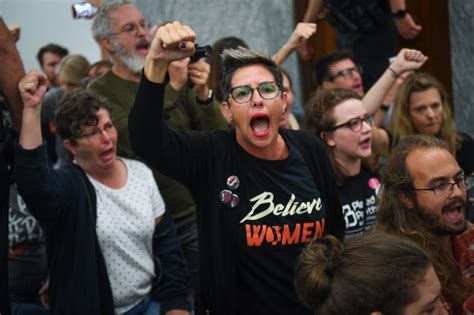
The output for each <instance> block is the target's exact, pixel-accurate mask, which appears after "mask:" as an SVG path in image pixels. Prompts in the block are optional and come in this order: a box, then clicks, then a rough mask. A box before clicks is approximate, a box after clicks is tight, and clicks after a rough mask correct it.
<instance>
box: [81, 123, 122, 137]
mask: <svg viewBox="0 0 474 315" xmlns="http://www.w3.org/2000/svg"><path fill="white" fill-rule="evenodd" d="M104 132H105V133H106V134H107V135H109V136H110V135H111V134H112V132H115V126H114V124H113V123H111V122H110V123H106V124H105V125H104V128H95V129H94V130H92V131H91V132H88V133H84V134H82V135H81V136H79V138H87V139H89V140H91V141H99V140H100V139H101V137H102V135H103V134H104Z"/></svg>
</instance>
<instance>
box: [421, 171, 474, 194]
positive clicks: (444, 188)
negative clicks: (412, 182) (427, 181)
mask: <svg viewBox="0 0 474 315" xmlns="http://www.w3.org/2000/svg"><path fill="white" fill-rule="evenodd" d="M473 183H474V177H473V176H464V175H462V177H459V178H457V179H455V180H454V183H442V184H439V185H436V186H434V187H433V188H414V189H413V190H414V191H431V192H433V194H434V195H435V196H437V197H440V196H444V197H447V196H449V195H451V194H452V192H453V189H454V185H457V186H458V188H459V189H460V190H469V189H471V188H472V186H473Z"/></svg>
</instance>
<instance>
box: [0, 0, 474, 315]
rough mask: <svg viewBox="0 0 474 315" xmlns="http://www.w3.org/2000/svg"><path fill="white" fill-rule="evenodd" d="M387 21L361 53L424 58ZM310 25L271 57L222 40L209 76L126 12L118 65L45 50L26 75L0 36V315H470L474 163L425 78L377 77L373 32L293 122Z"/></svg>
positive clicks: (407, 68)
mask: <svg viewBox="0 0 474 315" xmlns="http://www.w3.org/2000/svg"><path fill="white" fill-rule="evenodd" d="M372 2H373V1H369V2H368V3H372ZM381 2H385V1H381ZM388 2H390V6H388V4H387V5H384V6H383V8H382V9H383V10H382V9H381V10H382V11H380V12H384V14H383V16H384V19H385V20H383V21H382V22H380V21H379V22H380V23H381V24H378V22H377V23H375V22H374V23H375V24H374V23H372V24H373V25H371V26H370V27H371V28H370V30H368V31H367V34H369V33H370V32H372V33H373V34H372V35H373V36H375V37H377V36H384V35H383V34H385V33H386V32H389V33H390V34H391V33H392V32H393V31H396V30H398V31H399V32H400V34H401V35H402V36H404V37H406V38H412V37H415V36H416V35H417V34H418V32H420V31H421V27H420V26H418V25H417V24H416V23H414V21H413V20H412V18H411V16H410V15H409V14H408V13H407V12H406V11H404V8H403V7H402V6H400V5H401V4H402V3H404V1H387V3H388ZM334 3H335V2H334ZM326 5H327V6H328V7H329V8H330V9H332V10H333V13H332V17H331V15H330V16H329V20H330V22H331V23H336V24H337V23H338V16H339V18H340V16H341V14H346V13H347V12H348V11H344V10H347V8H343V9H341V12H340V13H341V14H337V10H338V8H337V7H336V6H335V4H333V3H332V1H328V2H327V3H326ZM320 7H321V3H320V1H309V8H308V10H309V11H308V12H310V11H311V10H313V11H314V10H316V11H315V12H317V11H319V10H320ZM390 8H391V12H392V15H393V16H390V13H389V14H388V15H387V11H386V10H389V12H390ZM369 9H370V10H378V9H380V8H376V9H374V8H373V7H371V6H369V5H366V6H364V10H369ZM403 11H404V12H403ZM315 12H313V13H315ZM334 12H336V14H335V13H334ZM362 12H365V13H367V12H366V11H362ZM374 12H375V11H374ZM377 12H378V11H377ZM387 17H388V18H393V19H394V21H391V20H387ZM313 19H314V15H313V14H310V13H307V14H306V16H305V18H304V20H305V21H304V22H302V23H298V24H297V26H296V27H295V29H294V31H293V33H292V34H291V36H290V37H289V38H288V40H287V42H285V43H282V47H281V49H280V50H279V51H277V52H275V53H274V54H273V55H270V54H268V53H261V52H257V51H254V50H252V49H251V48H249V46H248V45H247V44H246V42H245V41H244V40H243V39H241V38H238V37H226V38H222V39H219V40H217V41H216V42H215V44H214V45H213V46H212V54H211V56H201V58H195V53H196V45H195V40H196V34H195V32H194V31H193V30H192V29H191V28H190V27H189V26H187V25H184V24H181V23H180V22H169V23H164V24H161V25H156V26H153V25H150V24H149V22H148V20H147V19H146V18H145V17H144V15H143V13H142V12H141V11H140V10H139V8H138V7H136V6H134V5H133V4H131V3H129V2H128V1H124V0H121V1H113V2H110V3H107V4H105V5H104V6H102V7H101V8H100V10H99V11H98V12H97V14H96V16H95V17H94V21H93V26H92V35H93V37H94V39H95V40H96V42H97V43H98V45H100V47H101V49H102V50H103V52H105V53H106V54H107V56H108V58H109V60H100V61H97V62H94V63H90V62H89V61H88V60H87V59H86V58H84V57H83V56H81V55H78V54H69V51H68V50H67V49H66V48H64V47H61V46H59V45H57V44H48V45H46V46H44V47H42V48H41V49H40V50H39V52H38V54H37V58H38V61H39V64H40V66H41V70H31V71H29V72H28V73H26V74H25V71H24V69H23V66H22V64H21V60H20V58H19V55H18V52H17V51H16V49H15V39H14V38H13V36H11V31H10V30H9V29H8V28H7V27H6V25H5V24H4V23H3V21H2V20H0V22H1V23H0V39H4V40H3V41H0V58H2V63H4V62H3V60H5V61H7V62H6V63H5V64H6V65H8V67H4V68H2V69H0V92H1V93H2V95H3V98H4V102H5V104H6V107H7V108H8V113H9V115H8V116H9V117H4V119H3V122H4V124H6V122H7V121H10V122H11V128H10V131H8V132H5V135H3V132H2V136H3V138H4V139H5V140H4V141H3V143H4V144H3V146H2V150H3V151H2V155H1V159H0V172H1V173H2V176H3V177H2V178H5V179H6V180H5V181H4V182H2V184H1V194H2V203H1V204H0V205H1V206H2V210H1V213H0V238H2V241H1V243H2V244H4V243H5V245H6V247H7V248H8V251H6V250H5V251H3V252H2V253H0V260H1V265H2V266H4V265H5V266H8V268H2V270H0V277H1V279H0V282H1V283H2V286H0V295H1V298H0V300H2V301H3V302H0V314H14V315H28V314H42V315H47V314H54V315H55V314H61V315H64V314H66V315H69V314H97V315H102V314H125V315H151V314H166V315H186V314H188V315H190V314H198V315H201V314H204V315H209V314H210V315H215V314H217V315H222V314H226V315H233V314H235V315H241V314H282V315H283V314H285V315H286V314H299V315H303V314H308V315H309V314H327V315H330V314H347V315H349V314H356V315H358V314H360V315H369V314H373V315H374V314H375V315H377V314H407V315H412V314H435V315H440V314H449V315H463V314H464V315H467V314H471V313H474V225H473V224H472V223H471V222H470V219H472V217H470V213H469V207H470V205H471V203H472V200H470V199H469V197H468V191H469V189H470V188H471V187H472V186H473V183H474V177H473V175H474V174H473V171H474V142H473V140H472V138H471V137H470V136H469V135H468V134H466V133H463V132H462V131H459V130H457V129H456V125H455V122H454V119H453V115H452V113H453V106H452V105H451V104H450V103H449V101H448V99H449V97H448V96H447V93H446V91H445V89H444V88H443V86H442V84H441V83H440V82H439V80H438V79H437V78H435V77H434V76H432V75H431V74H429V73H425V72H421V70H420V69H421V68H422V67H423V65H424V64H425V62H426V61H427V59H428V56H425V54H423V53H422V52H420V51H418V50H415V49H406V48H404V49H401V50H400V51H399V52H398V53H397V54H396V55H395V57H394V58H392V60H391V62H390V63H389V62H388V59H385V62H384V63H383V66H381V64H382V62H381V61H376V62H375V61H374V65H373V66H372V65H371V64H370V63H368V64H365V65H364V71H363V72H362V68H361V67H360V63H364V60H365V61H367V60H366V58H365V57H364V56H363V52H364V49H362V48H361V46H360V45H361V44H360V43H359V42H358V41H359V40H360V41H361V43H364V42H366V41H367V40H368V39H367V38H364V39H360V38H359V39H357V40H355V41H353V40H350V41H349V38H351V37H347V36H348V34H349V33H354V32H359V31H360V29H359V28H362V27H365V25H362V24H361V25H358V26H357V27H358V28H356V29H349V30H347V29H345V28H344V27H341V28H339V29H338V36H340V37H341V38H343V39H344V38H345V41H344V42H345V43H346V45H344V48H348V49H350V50H338V51H335V52H332V53H330V54H327V55H324V56H319V58H318V60H317V61H316V63H315V67H314V75H315V79H316V82H317V86H315V89H314V92H313V93H312V95H311V96H310V97H309V98H308V99H307V100H306V104H305V106H304V107H305V110H304V119H303V120H301V121H298V120H297V119H296V118H295V116H293V115H292V112H291V109H292V104H293V99H294V96H293V93H294V92H295V87H294V86H293V84H292V78H291V76H290V75H289V74H288V72H287V71H285V70H284V69H283V68H282V67H281V65H282V63H283V62H284V60H285V59H286V58H287V57H288V56H289V55H290V54H291V53H293V52H294V51H297V50H298V51H299V53H300V54H301V57H302V58H306V57H308V55H309V54H310V53H311V49H310V48H309V47H310V46H311V40H310V39H311V38H314V36H315V34H316V30H317V27H316V24H314V23H312V22H313V21H312V20H313ZM369 24H370V23H369ZM346 26H347V25H346ZM346 33H347V34H346ZM367 34H366V35H367ZM372 35H371V36H372ZM316 36H317V35H316ZM371 36H368V37H371ZM389 39H390V37H388V38H387V40H389ZM349 43H350V45H348V44H349ZM392 44H393V43H390V45H388V46H387V47H384V49H383V50H393V49H390V47H392V46H391V45H392ZM351 45H352V46H351ZM366 49H367V47H366ZM392 53H393V51H392ZM364 58H365V59H364ZM381 67H382V68H381ZM363 75H364V76H363ZM3 129H4V130H7V129H8V128H7V126H6V125H5V126H2V130H3ZM4 263H5V264H4ZM3 280H5V281H3Z"/></svg>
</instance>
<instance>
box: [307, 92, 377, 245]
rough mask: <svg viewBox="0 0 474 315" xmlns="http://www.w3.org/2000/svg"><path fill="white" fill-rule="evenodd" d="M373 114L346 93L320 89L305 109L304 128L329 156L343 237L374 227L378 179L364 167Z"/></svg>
mask: <svg viewBox="0 0 474 315" xmlns="http://www.w3.org/2000/svg"><path fill="white" fill-rule="evenodd" d="M373 118H374V116H373V115H372V114H369V113H368V112H367V110H366V109H365V107H364V105H363V104H362V101H361V100H360V97H359V96H358V95H357V94H356V93H355V92H354V91H352V90H347V89H319V90H318V91H317V92H316V93H315V94H314V95H313V97H312V98H311V99H310V101H309V103H308V105H307V106H306V113H305V122H304V125H305V128H306V129H307V130H310V131H313V132H315V133H316V134H317V135H319V136H320V137H321V139H322V140H323V142H324V144H325V145H326V148H327V150H328V153H329V159H330V161H331V164H332V166H333V169H334V172H335V175H336V180H337V184H338V193H339V197H340V199H341V204H342V209H343V212H344V218H345V223H346V237H350V236H354V235H357V234H362V233H364V232H366V231H368V230H370V229H371V228H372V226H373V225H374V223H375V214H376V205H375V199H376V194H377V191H378V188H379V186H380V180H379V176H378V174H377V173H376V172H374V171H373V167H371V166H370V165H369V164H370V163H366V162H367V161H368V158H369V157H370V156H371V154H372V150H371V144H372V128H376V127H374V126H372V125H373Z"/></svg>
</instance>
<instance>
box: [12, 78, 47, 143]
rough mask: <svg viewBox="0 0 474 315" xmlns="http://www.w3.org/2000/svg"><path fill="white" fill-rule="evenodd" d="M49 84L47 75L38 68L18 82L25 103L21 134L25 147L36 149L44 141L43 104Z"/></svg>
mask: <svg viewBox="0 0 474 315" xmlns="http://www.w3.org/2000/svg"><path fill="white" fill-rule="evenodd" d="M47 86H48V85H47V79H46V77H45V76H44V75H42V74H40V73H39V72H37V71H36V70H32V71H30V72H28V74H27V75H26V76H25V77H24V78H23V79H21V80H20V83H19V84H18V90H19V91H20V94H21V99H22V100H23V105H24V108H23V120H22V123H21V134H20V145H21V146H22V147H23V149H26V150H30V149H35V148H37V147H38V146H40V145H41V144H42V143H43V138H42V135H41V105H42V103H43V97H44V94H45V93H46V89H47Z"/></svg>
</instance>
